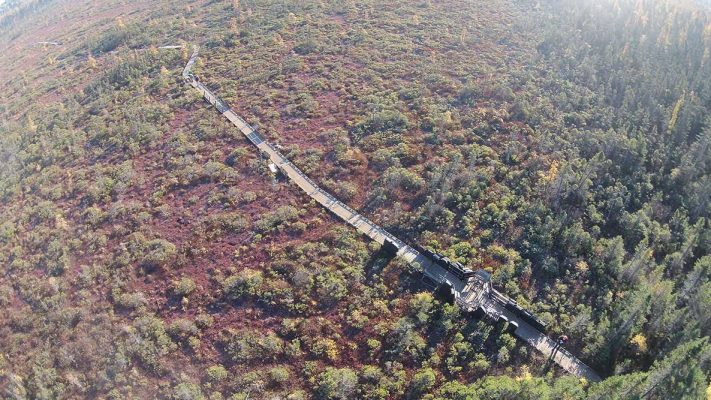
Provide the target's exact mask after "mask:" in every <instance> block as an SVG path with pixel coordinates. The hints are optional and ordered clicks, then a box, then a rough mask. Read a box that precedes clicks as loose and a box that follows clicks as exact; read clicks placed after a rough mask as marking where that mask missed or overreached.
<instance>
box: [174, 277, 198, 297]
mask: <svg viewBox="0 0 711 400" xmlns="http://www.w3.org/2000/svg"><path fill="white" fill-rule="evenodd" d="M196 287H197V285H195V281H193V280H192V279H190V278H188V277H184V278H181V279H180V280H177V281H174V282H173V292H174V293H175V294H176V295H178V296H187V295H189V294H190V293H192V292H193V291H194V290H195V288H196Z"/></svg>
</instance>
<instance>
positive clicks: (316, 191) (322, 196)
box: [183, 47, 600, 382]
mask: <svg viewBox="0 0 711 400" xmlns="http://www.w3.org/2000/svg"><path fill="white" fill-rule="evenodd" d="M198 51H199V48H198V47H196V48H195V50H194V52H193V54H192V56H191V57H190V60H189V61H188V63H187V64H186V66H185V69H184V70H183V78H184V79H185V80H186V81H187V82H188V83H189V84H190V85H191V86H193V87H194V88H195V89H197V90H199V91H200V93H201V94H202V96H203V97H204V98H205V99H206V100H207V101H208V102H209V103H210V104H212V105H213V106H215V108H216V109H217V110H218V111H219V112H220V113H221V114H222V115H224V116H225V117H226V118H227V119H228V120H229V121H230V122H231V123H232V124H233V125H234V126H236V127H237V129H239V130H240V132H242V134H244V136H245V137H246V138H247V139H248V140H249V141H250V142H251V143H252V144H253V145H254V146H256V147H257V148H258V149H259V150H260V151H261V152H262V153H264V154H266V155H267V156H268V157H269V159H270V160H271V162H272V163H274V164H275V165H276V166H277V167H278V168H279V170H281V172H282V173H283V174H284V175H286V176H287V177H288V178H289V179H290V180H291V181H292V182H294V183H295V184H296V185H297V186H299V187H300V188H301V190H303V191H304V192H305V193H306V194H307V195H308V196H309V197H311V198H312V199H314V200H316V201H317V202H318V203H319V204H321V205H322V206H323V207H325V208H326V209H328V210H329V211H331V212H332V213H334V214H335V215H336V216H338V217H339V218H340V219H342V220H343V221H345V222H346V223H348V224H349V225H351V226H352V227H354V228H355V229H357V230H358V231H360V232H361V233H363V234H364V235H366V236H368V237H369V238H370V239H372V240H374V241H376V242H378V243H380V244H384V243H385V241H386V240H388V241H389V242H390V243H392V244H394V245H395V247H397V250H398V251H397V256H398V257H401V258H403V259H404V260H406V261H407V262H409V263H410V264H413V265H416V266H418V267H419V268H421V269H422V272H423V274H424V275H425V276H427V277H428V278H430V279H432V280H433V281H434V282H436V283H438V284H448V285H450V286H451V287H452V289H453V291H454V294H455V301H456V302H457V304H459V306H461V307H462V308H463V309H464V310H467V311H474V310H476V309H478V308H481V309H482V310H483V311H484V312H485V313H486V314H487V315H489V316H492V317H494V318H495V319H501V318H503V319H505V320H507V321H509V322H510V323H513V324H515V325H516V326H517V329H516V330H515V331H514V334H515V335H516V336H518V337H519V338H520V339H522V340H523V341H525V342H526V343H528V344H529V345H531V346H533V347H535V348H536V349H537V350H538V351H540V352H541V353H543V355H545V356H546V357H548V358H549V359H550V360H552V361H553V362H555V363H557V364H558V365H560V366H561V367H562V368H563V369H564V370H566V371H568V372H569V373H571V374H574V375H577V376H580V377H583V378H586V379H587V380H589V381H593V382H597V381H599V380H600V376H599V375H597V373H596V372H595V371H593V370H592V369H591V368H590V367H588V366H587V365H585V364H584V363H583V362H581V361H580V360H578V359H577V358H576V357H575V356H573V355H572V354H570V353H569V352H568V351H566V350H565V349H562V348H559V347H557V346H556V343H555V341H554V340H552V339H551V338H549V337H548V336H546V335H545V334H543V333H541V332H539V331H538V330H536V329H535V328H533V327H532V326H530V325H529V324H527V323H526V322H525V321H523V320H521V318H519V317H518V316H516V315H515V314H513V313H511V312H510V311H508V310H507V309H506V308H505V307H504V305H503V303H502V302H501V301H499V300H498V298H504V299H505V296H503V295H502V294H501V293H499V292H496V291H495V290H493V289H490V290H485V288H484V287H483V286H481V285H477V284H475V281H474V280H468V281H466V282H465V281H462V280H460V279H459V278H457V277H456V276H454V275H453V274H451V273H450V272H449V271H447V270H446V269H444V268H442V267H441V266H439V265H437V264H436V263H434V262H433V261H432V260H431V259H429V258H428V257H425V256H424V255H422V254H420V253H419V252H418V251H416V250H415V249H413V248H412V247H410V246H408V245H407V244H406V243H405V242H403V241H401V240H400V239H398V238H396V237H395V236H393V235H392V234H390V233H389V232H388V231H386V230H385V229H383V228H381V227H380V226H378V225H376V224H375V223H373V222H372V221H370V220H369V219H368V218H366V217H364V216H363V215H361V214H360V213H358V212H357V211H355V210H353V209H352V208H351V207H349V206H347V205H346V204H344V203H342V202H341V201H339V200H338V199H336V198H335V197H333V196H332V195H331V194H330V193H328V192H327V191H325V190H323V189H321V188H320V187H319V186H318V185H317V184H316V183H315V182H314V181H312V180H311V178H309V177H308V176H307V175H306V174H304V173H303V172H302V171H301V170H300V169H299V168H297V167H296V166H295V165H294V164H292V163H291V161H289V159H287V158H286V157H285V156H284V155H283V154H281V153H280V152H279V151H278V150H277V149H276V148H275V147H274V146H273V145H272V144H271V143H269V142H268V141H266V140H265V139H264V138H263V137H262V136H261V135H260V134H259V133H258V132H257V131H256V130H255V129H254V128H253V127H252V126H250V125H249V124H248V123H247V122H246V121H245V120H243V119H242V118H241V117H240V116H239V115H237V114H236V113H235V112H234V111H232V110H231V109H230V108H229V107H228V106H227V104H226V103H224V102H223V101H222V100H221V99H220V98H219V97H217V96H216V95H215V94H214V93H212V91H210V89H208V88H207V87H206V86H205V85H204V84H203V83H201V82H199V81H198V80H197V79H196V78H195V77H194V76H192V75H191V73H190V70H191V69H192V66H193V65H194V64H195V61H196V60H197V56H198Z"/></svg>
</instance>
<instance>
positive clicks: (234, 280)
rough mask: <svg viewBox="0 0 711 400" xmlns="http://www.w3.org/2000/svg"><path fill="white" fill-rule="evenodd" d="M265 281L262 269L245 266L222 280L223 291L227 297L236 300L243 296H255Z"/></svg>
mask: <svg viewBox="0 0 711 400" xmlns="http://www.w3.org/2000/svg"><path fill="white" fill-rule="evenodd" d="M263 282H264V276H263V274H262V271H257V270H253V269H250V268H245V269H243V270H242V271H240V272H239V273H237V274H235V275H231V276H229V277H228V278H227V279H225V280H224V282H222V291H223V292H224V293H225V295H226V296H227V298H229V299H232V300H236V299H239V298H241V297H243V296H255V295H257V294H258V293H259V289H260V287H261V285H262V283H263Z"/></svg>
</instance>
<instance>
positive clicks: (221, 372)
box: [207, 364, 229, 383]
mask: <svg viewBox="0 0 711 400" xmlns="http://www.w3.org/2000/svg"><path fill="white" fill-rule="evenodd" d="M228 376H229V373H228V372H227V370H226V369H225V367H223V366H222V365H220V364H216V365H213V366H211V367H209V368H208V369H207V378H208V379H209V380H210V381H211V382H215V383H220V382H224V381H225V380H226V379H227V377H228Z"/></svg>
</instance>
